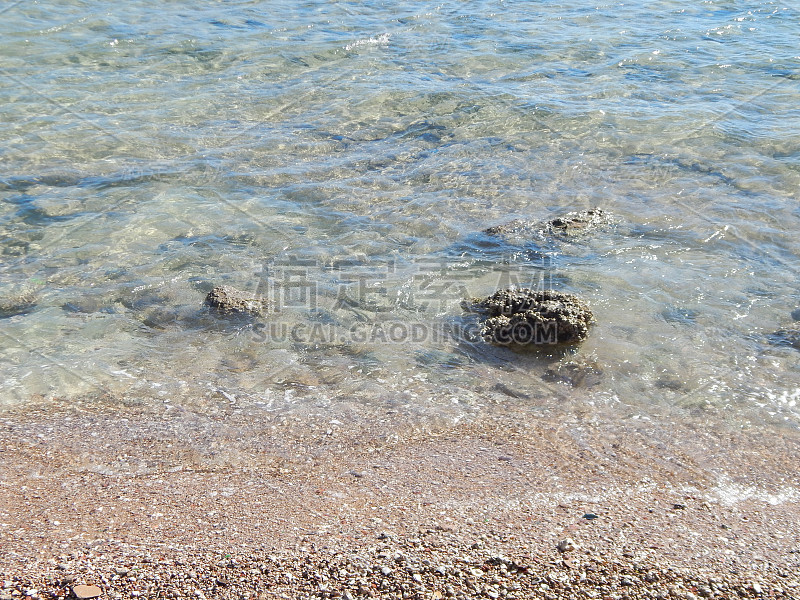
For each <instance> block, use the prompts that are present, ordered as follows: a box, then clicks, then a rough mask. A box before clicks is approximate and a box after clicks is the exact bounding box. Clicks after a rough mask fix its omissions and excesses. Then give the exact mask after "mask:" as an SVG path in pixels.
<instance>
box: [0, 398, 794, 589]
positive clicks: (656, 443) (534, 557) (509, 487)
mask: <svg viewBox="0 0 800 600" xmlns="http://www.w3.org/2000/svg"><path fill="white" fill-rule="evenodd" d="M362 417H364V418H360V419H359V418H354V420H353V423H350V424H348V427H341V428H331V426H330V424H328V423H327V422H326V421H325V419H316V418H315V417H313V416H309V417H308V418H306V419H300V418H299V417H297V418H295V419H284V418H282V417H280V416H276V417H274V418H272V420H269V419H266V418H265V416H264V415H260V416H254V415H252V414H243V413H236V412H235V411H231V412H229V413H228V414H224V415H217V416H214V417H209V416H201V415H192V414H185V415H183V416H182V417H181V418H180V419H179V420H178V422H179V423H180V427H177V426H176V427H170V425H169V423H168V422H167V421H165V419H164V418H163V415H159V413H158V412H157V411H155V410H153V411H150V412H148V411H147V410H140V409H128V410H123V409H119V410H118V411H110V410H109V409H108V407H107V406H103V405H96V406H93V407H86V406H84V407H82V408H80V409H77V408H75V407H72V408H68V407H66V406H63V405H60V406H58V405H56V406H50V407H49V408H44V406H42V407H41V408H39V409H32V410H25V411H22V410H7V411H3V412H2V413H0V425H2V429H1V431H2V433H0V448H2V452H0V465H2V477H1V481H2V488H3V490H4V493H3V494H2V499H0V513H2V517H0V535H1V536H2V538H0V539H2V546H3V548H4V550H3V555H4V558H3V559H2V561H0V574H2V580H3V581H4V582H5V583H4V586H5V585H8V587H5V588H4V589H3V590H0V595H3V596H4V597H5V596H9V597H12V598H14V599H16V598H20V600H24V595H25V594H26V593H27V592H26V590H28V591H30V590H31V589H34V590H35V591H36V594H35V595H38V596H39V597H41V598H52V597H63V596H64V594H65V593H67V591H68V590H69V589H70V586H72V585H74V584H90V585H91V584H95V585H98V586H100V587H101V588H102V589H103V591H104V597H109V598H156V597H184V596H189V597H197V598H201V597H210V596H214V597H220V598H245V597H250V596H253V597H255V596H257V595H261V596H264V597H270V596H273V595H274V596H276V597H315V598H319V597H325V598H338V597H347V596H346V595H350V596H352V597H354V598H355V597H359V596H363V597H367V596H370V595H372V596H376V597H398V598H402V597H420V598H432V597H438V598H441V597H455V598H458V597H460V596H463V597H490V598H492V597H508V598H515V597H516V598H522V597H542V598H546V597H556V598H560V597H565V598H567V597H576V598H594V597H597V598H602V597H611V598H622V597H628V598H639V597H641V598H656V597H660V596H659V594H661V593H662V592H663V593H666V594H672V595H671V596H670V597H686V598H690V597H691V596H688V595H686V594H692V595H694V596H696V597H697V596H703V595H706V596H707V597H776V598H780V597H786V598H791V597H797V595H800V577H798V575H797V573H798V572H800V570H799V569H798V568H799V567H800V530H798V528H797V527H796V523H797V521H798V520H800V506H799V505H798V503H797V502H796V500H797V499H798V495H799V492H798V490H800V474H798V473H797V472H796V468H795V465H797V464H800V435H798V433H797V432H796V431H794V430H783V431H779V432H777V433H775V434H774V435H772V436H765V435H763V433H762V432H759V431H757V430H755V429H751V430H742V429H738V430H737V429H734V428H732V427H729V426H727V425H726V424H725V423H721V422H715V421H713V419H710V418H708V419H706V420H704V422H702V423H698V424H694V425H693V424H690V423H679V422H671V421H664V422H662V423H659V422H649V423H644V424H643V423H641V422H636V421H635V420H630V419H629V420H623V421H621V422H604V423H598V422H596V421H590V420H588V419H586V420H584V419H581V418H580V417H578V416H574V417H572V418H571V419H569V420H564V419H559V418H555V417H541V416H536V417H534V416H532V414H531V413H529V412H525V411H522V410H519V411H516V412H515V411H513V410H510V411H504V414H502V415H494V416H484V417H479V418H475V419H473V420H472V421H470V422H466V423H459V424H455V425H453V424H450V425H447V424H442V423H436V424H431V425H430V426H429V427H427V428H424V429H421V428H419V427H416V426H414V427H412V426H409V424H408V423H407V422H404V421H403V418H402V415H394V416H391V415H384V418H383V420H382V422H381V423H379V424H376V422H375V420H374V419H375V415H362ZM378 425H379V426H378ZM587 515H589V516H588V517H587ZM567 539H570V540H572V543H574V546H575V547H574V548H571V545H572V544H571V543H567V544H566V546H567V551H565V552H561V551H559V549H558V548H557V546H558V544H559V543H560V542H564V541H565V540H567ZM398 553H400V555H402V556H396V555H397V554H398ZM426 561H427V562H426ZM223 563H224V564H223ZM334 567H335V568H334ZM438 567H442V568H441V569H439V570H437V568H438ZM385 569H389V571H388V572H386V571H385ZM339 571H348V573H350V572H351V571H352V573H350V575H349V576H342V577H339V575H338V572H339ZM123 572H124V574H122V573H123ZM479 572H480V573H483V575H480V573H479ZM191 573H194V577H189V578H188V579H187V578H186V577H185V576H186V574H191ZM313 573H317V574H319V573H323V575H320V576H317V575H313ZM332 574H333V575H332ZM334 575H335V577H334ZM70 578H72V579H71V581H68V580H69V579H70ZM351 580H352V581H351ZM603 581H605V583H603ZM543 585H545V586H547V589H545V588H543V587H542V586H543ZM404 586H405V587H404ZM447 586H450V587H449V588H448V587H447ZM715 586H716V587H715ZM720 586H723V587H720ZM670 587H672V588H674V589H673V591H674V592H675V593H674V594H673V593H672V592H671V591H670ZM14 590H18V594H17V595H13V591H14ZM758 590H761V591H760V592H759V591H758ZM134 592H136V593H134ZM451 592H452V594H451ZM397 594H399V595H397ZM404 594H405V595H404ZM494 594H496V595H494ZM676 594H677V595H676ZM682 594H683V596H681V595H682ZM282 595H283V596H282ZM28 597H29V598H32V596H31V595H30V594H28ZM663 597H667V596H663Z"/></svg>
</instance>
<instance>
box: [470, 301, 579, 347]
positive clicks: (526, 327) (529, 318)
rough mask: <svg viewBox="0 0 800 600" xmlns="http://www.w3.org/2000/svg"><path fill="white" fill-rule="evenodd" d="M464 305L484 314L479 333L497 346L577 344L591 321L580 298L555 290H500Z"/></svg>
mask: <svg viewBox="0 0 800 600" xmlns="http://www.w3.org/2000/svg"><path fill="white" fill-rule="evenodd" d="M463 307H464V308H465V309H466V310H469V311H472V312H477V313H479V314H481V315H482V316H483V317H484V321H483V323H482V325H481V335H482V336H483V337H484V339H486V340H487V341H488V342H490V343H492V344H495V345H498V346H512V347H530V346H542V345H547V344H576V343H579V342H582V341H583V340H585V339H586V337H587V335H588V334H589V325H590V324H591V323H592V322H593V321H594V315H593V314H592V311H591V310H590V309H589V307H588V306H587V305H586V303H585V302H583V301H582V300H581V299H580V298H578V297H577V296H574V295H572V294H567V293H564V292H557V291H554V290H544V291H534V290H531V289H528V288H520V289H507V290H500V291H498V292H495V293H494V294H492V295H491V296H489V297H487V298H483V299H479V298H476V299H473V300H471V301H469V302H465V303H464V304H463Z"/></svg>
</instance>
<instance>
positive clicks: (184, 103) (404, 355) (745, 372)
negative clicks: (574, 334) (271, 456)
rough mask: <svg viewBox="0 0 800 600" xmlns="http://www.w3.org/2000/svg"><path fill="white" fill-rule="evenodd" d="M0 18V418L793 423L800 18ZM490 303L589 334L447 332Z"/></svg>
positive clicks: (683, 13) (544, 11)
mask: <svg viewBox="0 0 800 600" xmlns="http://www.w3.org/2000/svg"><path fill="white" fill-rule="evenodd" d="M0 10H2V15H0V32H2V35H0V115H1V116H0V118H1V119H2V123H3V125H2V128H1V129H0V165H1V166H2V170H1V171H0V254H1V255H2V262H1V263H0V381H1V382H2V391H0V402H2V404H3V405H5V406H21V407H24V406H25V405H26V404H27V403H30V402H32V401H34V400H36V401H37V402H41V401H42V399H45V401H50V400H53V401H55V400H58V401H60V402H68V403H69V402H72V401H77V399H80V398H87V397H95V398H97V397H103V398H106V399H110V400H108V401H110V402H112V403H113V402H124V403H127V404H131V403H134V404H135V403H144V404H145V405H150V404H158V405H160V404H161V403H164V404H167V405H174V406H178V407H187V408H191V409H192V410H199V411H201V412H203V411H212V410H214V409H215V408H214V407H216V406H219V405H225V406H230V405H236V406H242V407H247V408H248V410H264V411H283V410H286V411H288V410H293V411H300V412H302V411H311V412H313V411H326V410H327V411H330V414H331V416H332V417H334V418H335V417H336V414H337V410H338V409H337V406H343V405H344V404H345V403H348V404H349V405H352V404H353V403H355V404H358V405H363V406H370V407H377V408H379V409H380V410H390V411H392V410H394V411H405V412H407V413H408V414H409V415H418V416H420V417H421V418H429V417H432V416H434V415H440V416H444V417H445V418H448V419H456V420H458V419H461V418H464V417H467V416H468V415H470V414H473V413H475V412H480V411H494V410H502V406H503V404H504V403H513V404H514V405H519V404H525V405H529V406H530V407H531V410H561V409H563V410H579V411H583V412H584V413H587V414H591V413H592V411H593V410H598V411H599V410H603V411H609V410H610V411H612V413H613V411H617V412H618V414H620V415H627V416H629V415H631V414H641V415H642V416H643V418H647V417H648V415H653V414H656V413H660V412H663V411H672V412H675V414H682V415H685V416H687V417H688V418H695V417H696V416H697V415H701V414H702V413H703V411H707V410H711V411H717V412H720V411H723V412H724V413H725V414H726V415H728V417H729V418H730V420H731V421H732V422H734V423H742V424H747V423H749V424H755V425H766V424H768V423H771V424H784V425H786V426H790V427H796V426H797V424H798V423H799V422H800V407H798V406H797V402H798V400H800V374H799V373H798V366H800V350H798V349H797V348H795V347H793V346H792V345H791V344H790V343H789V340H788V339H787V338H786V336H783V335H780V334H778V335H773V332H775V331H777V330H781V329H786V328H790V327H791V326H792V324H793V322H794V319H793V317H792V312H793V311H796V309H797V308H798V307H800V292H798V285H797V284H798V272H797V269H798V266H797V265H798V264H800V261H799V260H798V254H799V253H800V241H798V236H797V231H798V230H800V208H798V189H800V109H798V107H800V54H799V53H798V49H797V32H798V24H799V22H800V12H798V7H797V5H796V4H795V3H790V2H788V3H784V2H763V1H759V2H756V1H744V2H735V3H734V2H724V1H718V2H708V1H707V2H692V3H689V2H677V1H661V2H652V3H644V4H642V3H630V4H629V3H617V2H615V3H599V4H598V3H596V2H593V3H588V2H585V1H583V0H576V1H575V2H570V3H566V4H563V3H555V2H528V1H509V2H488V1H466V2H465V1H451V0H445V1H443V2H438V3H429V2H412V3H390V2H374V1H366V2H342V3H330V2H299V3H298V2H282V1H272V2H240V1H231V2H209V1H199V2H192V3H183V2H167V3H164V2H155V1H154V0H141V1H138V2H108V1H101V0H89V1H81V2H78V1H74V0H73V1H64V2H58V3H47V2H41V3H34V2H18V3H6V4H5V5H4V6H3V8H2V9H0ZM594 206H599V207H602V208H604V209H605V210H608V211H610V212H611V213H613V214H614V215H615V223H614V225H613V226H611V227H608V228H605V229H603V230H600V231H598V232H596V233H595V234H593V235H590V236H587V237H584V238H580V239H577V240H571V241H559V240H555V241H552V242H543V243H536V242H535V241H531V242H530V243H500V242H498V241H497V240H492V239H489V238H487V237H486V236H484V235H483V234H481V231H482V230H483V229H485V228H487V227H489V226H491V225H497V224H501V223H503V222H506V221H508V220H511V219H514V218H525V219H533V220H538V219H549V218H552V217H554V216H557V215H560V214H563V213H564V212H568V211H571V210H581V209H586V208H590V207H594ZM219 284H228V285H233V286H236V287H238V288H240V289H243V290H249V291H251V292H254V293H259V294H263V295H265V296H268V297H269V298H270V299H271V300H272V301H273V312H272V313H271V314H269V315H267V316H266V317H263V318H257V319H249V320H248V319H234V320H226V319H220V318H218V317H217V316H215V315H214V314H211V313H209V312H208V311H206V310H204V309H203V307H202V302H203V298H204V296H205V294H206V293H207V292H208V291H209V290H210V289H211V288H212V287H213V286H215V285H219ZM508 285H533V286H539V287H542V286H543V287H553V288H555V289H559V290H564V291H569V292H573V293H577V294H580V295H581V296H582V297H584V298H585V299H586V300H587V302H588V303H589V304H590V305H591V306H592V308H593V310H594V312H595V314H596V317H597V324H596V326H595V327H594V328H593V330H592V331H591V334H590V337H589V339H588V341H587V342H585V343H584V344H583V345H582V346H580V347H579V348H577V349H575V350H573V351H572V352H568V353H566V354H564V353H556V352H543V353H540V354H539V355H536V354H526V355H520V354H515V353H513V352H511V351H510V350H508V349H505V348H495V347H492V346H489V345H487V344H485V343H483V342H482V341H480V340H476V339H474V337H472V336H471V335H470V333H471V332H474V325H475V323H474V321H473V320H471V319H473V317H470V316H469V315H465V314H464V313H463V311H462V309H461V301H462V299H464V298H465V297H470V296H479V295H487V294H490V293H492V292H494V291H495V290H496V289H498V288H499V287H506V286H508ZM795 316H798V315H797V313H796V312H795ZM48 399H50V400H48Z"/></svg>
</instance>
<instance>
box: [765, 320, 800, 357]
mask: <svg viewBox="0 0 800 600" xmlns="http://www.w3.org/2000/svg"><path fill="white" fill-rule="evenodd" d="M767 339H768V340H769V343H770V344H772V345H774V346H791V347H792V348H795V349H797V350H800V324H798V323H792V324H791V325H790V326H788V327H785V328H784V329H778V331H774V332H772V333H770V334H769V335H768V336H767Z"/></svg>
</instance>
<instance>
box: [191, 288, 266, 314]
mask: <svg viewBox="0 0 800 600" xmlns="http://www.w3.org/2000/svg"><path fill="white" fill-rule="evenodd" d="M205 305H206V306H208V307H209V308H211V309H212V310H215V311H216V312H218V313H219V314H221V315H236V314H240V315H247V314H249V315H253V316H259V315H263V314H264V313H265V312H266V311H267V308H268V307H269V304H268V302H267V301H266V300H265V299H263V298H260V297H258V296H256V295H254V294H251V293H249V292H243V291H241V290H237V289H236V288H234V287H231V286H229V285H221V286H218V287H215V288H214V289H213V290H211V291H210V292H209V293H208V295H207V296H206V299H205Z"/></svg>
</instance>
